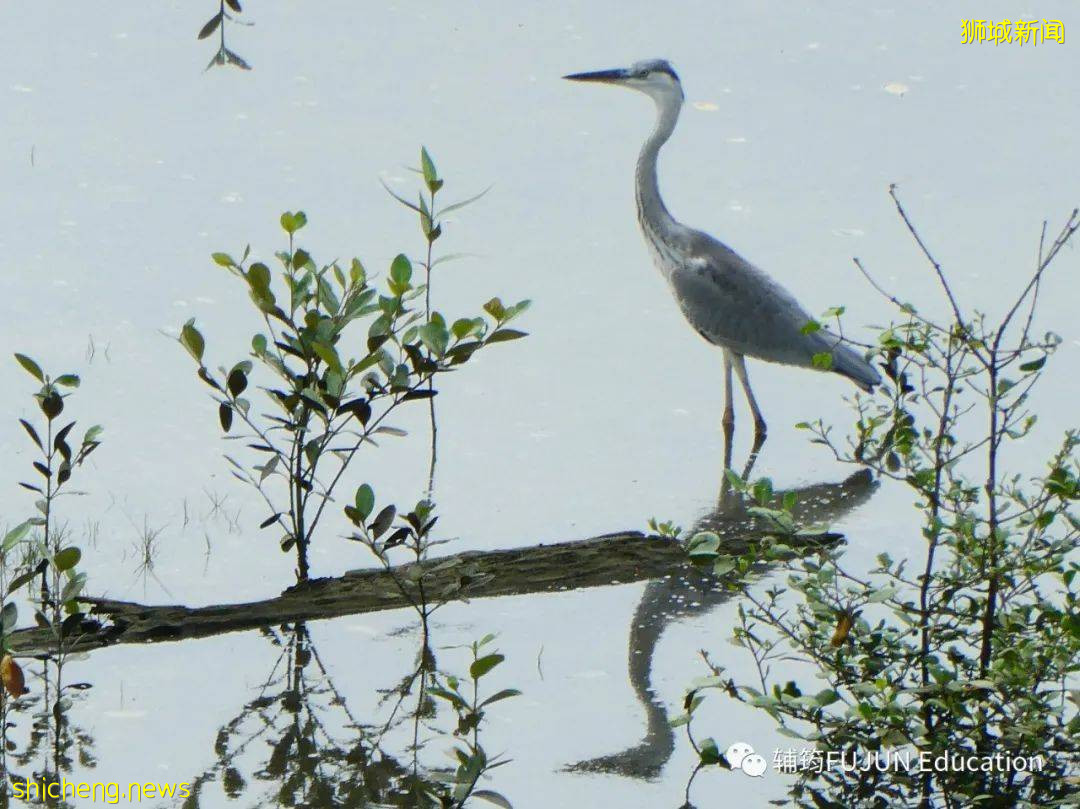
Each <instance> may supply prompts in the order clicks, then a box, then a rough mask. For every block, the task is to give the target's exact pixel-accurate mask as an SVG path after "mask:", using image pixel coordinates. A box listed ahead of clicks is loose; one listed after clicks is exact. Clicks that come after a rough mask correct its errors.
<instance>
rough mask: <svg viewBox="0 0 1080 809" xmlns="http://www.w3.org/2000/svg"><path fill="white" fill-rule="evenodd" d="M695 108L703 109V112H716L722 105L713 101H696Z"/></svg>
mask: <svg viewBox="0 0 1080 809" xmlns="http://www.w3.org/2000/svg"><path fill="white" fill-rule="evenodd" d="M694 109H695V110H701V111H702V112H716V111H717V110H718V109H720V106H719V105H718V104H714V103H713V102H711V101H695V102H694Z"/></svg>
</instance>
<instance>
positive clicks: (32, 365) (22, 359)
mask: <svg viewBox="0 0 1080 809" xmlns="http://www.w3.org/2000/svg"><path fill="white" fill-rule="evenodd" d="M15 359H16V361H17V362H18V363H19V365H21V366H22V367H23V368H25V369H26V372H27V373H28V374H30V376H32V377H34V379H36V380H37V381H38V382H44V381H45V374H44V373H42V371H41V366H39V365H38V364H37V363H36V362H34V361H33V360H32V359H30V358H29V357H28V356H26V355H25V354H16V355H15Z"/></svg>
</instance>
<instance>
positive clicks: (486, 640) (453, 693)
mask: <svg viewBox="0 0 1080 809" xmlns="http://www.w3.org/2000/svg"><path fill="white" fill-rule="evenodd" d="M494 639H495V636H494V635H485V636H484V637H483V638H481V639H480V640H478V641H474V642H473V643H471V644H469V646H468V647H466V648H468V649H469V651H470V652H471V654H472V662H471V663H470V665H469V677H468V679H466V680H462V679H461V678H458V677H455V676H453V675H446V676H444V677H442V678H441V679H440V680H439V681H438V682H437V684H436V685H433V686H431V687H430V688H429V692H430V694H431V696H433V697H435V698H437V699H442V700H446V701H447V702H449V703H450V704H451V705H452V706H453V708H454V712H455V713H456V714H457V727H456V728H455V729H454V731H453V735H454V736H456V737H457V738H458V743H457V745H456V746H455V747H454V756H455V758H456V759H457V762H458V764H457V767H456V768H455V769H454V770H453V771H447V772H445V773H444V774H443V790H442V793H441V794H436V795H431V796H430V797H431V798H434V799H437V800H433V801H432V803H431V805H432V806H451V807H463V806H465V805H466V803H468V802H469V800H470V799H471V798H480V799H482V800H484V801H487V802H489V803H493V804H495V805H496V806H502V807H509V806H510V802H509V801H508V800H507V799H506V798H504V797H503V796H502V795H501V794H499V793H498V792H493V791H492V790H489V789H477V788H476V787H477V784H478V783H479V782H480V779H481V778H484V777H485V776H486V775H487V774H488V773H490V772H491V771H492V770H493V769H495V768H496V767H501V766H503V765H504V764H508V763H509V759H506V758H504V757H502V756H501V755H499V756H489V755H488V753H487V752H486V751H485V750H484V748H483V746H482V745H481V744H480V728H481V726H482V724H483V721H484V717H485V712H486V709H487V708H488V707H489V706H490V705H493V704H494V703H496V702H500V701H501V700H504V699H509V698H510V697H516V696H519V695H520V694H521V692H520V691H518V690H517V689H516V688H504V689H502V690H500V691H496V692H495V693H494V694H491V695H489V696H487V697H484V698H481V694H480V681H481V679H482V678H483V677H484V676H486V675H487V674H489V673H490V672H491V671H492V670H493V669H495V667H496V666H498V665H499V664H500V663H502V662H503V661H504V660H505V659H506V658H505V657H504V656H503V655H501V654H499V653H498V652H489V651H486V650H485V649H484V647H486V646H487V645H488V644H490V643H491V642H492V641H493V640H494Z"/></svg>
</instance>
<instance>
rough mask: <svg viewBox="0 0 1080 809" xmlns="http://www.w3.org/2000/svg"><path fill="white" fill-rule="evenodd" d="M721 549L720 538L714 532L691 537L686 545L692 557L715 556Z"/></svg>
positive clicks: (705, 532)
mask: <svg viewBox="0 0 1080 809" xmlns="http://www.w3.org/2000/svg"><path fill="white" fill-rule="evenodd" d="M719 549H720V537H719V536H718V535H716V534H715V533H713V532H712V531H702V532H701V533H698V534H695V535H694V536H693V537H691V539H690V542H688V543H687V545H686V552H687V554H689V555H690V556H715V555H716V552H717V551H718V550H719Z"/></svg>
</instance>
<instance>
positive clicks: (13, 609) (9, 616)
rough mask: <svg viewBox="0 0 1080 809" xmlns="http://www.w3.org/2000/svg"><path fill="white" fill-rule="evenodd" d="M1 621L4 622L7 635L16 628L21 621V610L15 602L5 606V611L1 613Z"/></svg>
mask: <svg viewBox="0 0 1080 809" xmlns="http://www.w3.org/2000/svg"><path fill="white" fill-rule="evenodd" d="M0 620H2V621H3V626H4V634H5V635H6V634H8V633H9V632H10V631H11V630H13V629H14V628H15V624H16V623H18V621H19V608H18V607H17V606H15V603H14V602H12V601H9V602H8V603H7V604H5V605H4V609H3V610H2V611H0Z"/></svg>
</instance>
